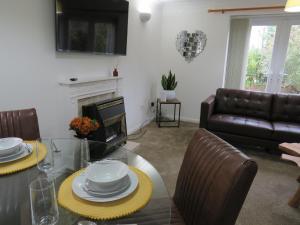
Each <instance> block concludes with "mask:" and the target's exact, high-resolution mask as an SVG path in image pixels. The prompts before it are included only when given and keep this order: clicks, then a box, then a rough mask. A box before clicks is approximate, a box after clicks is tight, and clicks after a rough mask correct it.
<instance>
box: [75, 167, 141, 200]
mask: <svg viewBox="0 0 300 225" xmlns="http://www.w3.org/2000/svg"><path fill="white" fill-rule="evenodd" d="M85 176H86V175H85V173H83V174H81V175H79V176H77V177H75V178H74V180H73V183H72V190H73V193H74V194H75V195H77V196H78V197H79V198H82V199H85V200H87V201H91V202H112V201H116V200H119V199H122V198H125V197H127V196H128V195H130V194H131V193H133V192H134V191H135V190H136V188H137V186H138V184H139V180H138V177H137V175H136V174H135V173H134V172H132V171H131V170H129V171H128V176H129V179H130V186H129V187H128V188H127V189H126V190H124V191H123V192H121V193H119V194H116V195H114V196H110V197H96V196H93V195H90V194H88V193H87V192H86V191H85V190H84V188H83V187H84V185H85Z"/></svg>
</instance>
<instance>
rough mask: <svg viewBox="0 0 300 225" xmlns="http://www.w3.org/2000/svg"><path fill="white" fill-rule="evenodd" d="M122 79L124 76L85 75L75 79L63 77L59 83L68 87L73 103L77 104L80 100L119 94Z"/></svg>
mask: <svg viewBox="0 0 300 225" xmlns="http://www.w3.org/2000/svg"><path fill="white" fill-rule="evenodd" d="M121 79H122V77H112V76H110V77H109V76H90V77H87V76H85V77H75V80H73V81H72V80H71V78H69V77H62V78H61V79H59V80H58V83H59V85H61V86H62V87H64V88H66V89H67V91H68V93H69V96H70V98H71V101H72V103H73V104H75V103H77V102H78V101H79V100H82V99H85V98H90V97H95V96H99V95H107V94H113V95H114V96H119V95H120V85H119V80H121Z"/></svg>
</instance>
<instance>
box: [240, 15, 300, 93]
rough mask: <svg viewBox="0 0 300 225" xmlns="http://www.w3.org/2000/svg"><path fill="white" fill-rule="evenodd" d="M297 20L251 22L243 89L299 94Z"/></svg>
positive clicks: (299, 21) (299, 27)
mask: <svg viewBox="0 0 300 225" xmlns="http://www.w3.org/2000/svg"><path fill="white" fill-rule="evenodd" d="M299 49H300V19H295V18H294V17H288V18H287V17H277V18H268V19H253V20H252V22H251V32H250V36H249V46H248V55H247V67H246V68H247V69H246V73H245V74H246V75H245V79H244V86H243V88H244V89H247V90H254V91H267V92H274V93H276V92H284V93H300V50H299Z"/></svg>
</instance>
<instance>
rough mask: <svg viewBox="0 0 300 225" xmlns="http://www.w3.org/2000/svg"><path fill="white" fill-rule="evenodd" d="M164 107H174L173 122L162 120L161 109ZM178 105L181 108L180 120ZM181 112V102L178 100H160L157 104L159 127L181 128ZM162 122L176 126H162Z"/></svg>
mask: <svg viewBox="0 0 300 225" xmlns="http://www.w3.org/2000/svg"><path fill="white" fill-rule="evenodd" d="M162 105H174V117H173V120H162V116H161V107H162ZM177 105H178V106H179V111H178V119H177V120H176V111H177ZM180 111H181V102H180V101H179V100H178V99H172V100H167V101H161V100H160V99H159V98H158V99H157V102H156V123H157V125H158V127H179V126H180ZM162 122H163V123H176V125H167V126H162V125H161V123H162Z"/></svg>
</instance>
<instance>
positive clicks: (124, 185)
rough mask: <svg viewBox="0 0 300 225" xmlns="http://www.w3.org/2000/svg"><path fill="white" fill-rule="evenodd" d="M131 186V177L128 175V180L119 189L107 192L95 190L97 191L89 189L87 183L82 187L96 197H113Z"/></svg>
mask: <svg viewBox="0 0 300 225" xmlns="http://www.w3.org/2000/svg"><path fill="white" fill-rule="evenodd" d="M129 186H130V179H129V176H128V182H126V183H124V184H122V186H120V187H119V189H118V190H114V191H106V192H95V191H91V190H89V189H88V188H87V187H86V186H85V185H83V186H82V188H83V190H84V191H85V192H87V193H88V194H89V195H92V196H95V197H104V198H107V197H112V196H115V195H117V194H120V193H122V192H124V191H125V190H126V189H127V188H128V187H129Z"/></svg>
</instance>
